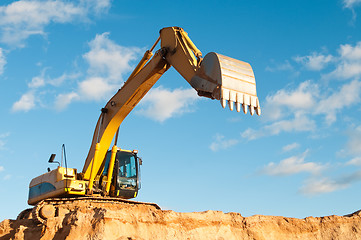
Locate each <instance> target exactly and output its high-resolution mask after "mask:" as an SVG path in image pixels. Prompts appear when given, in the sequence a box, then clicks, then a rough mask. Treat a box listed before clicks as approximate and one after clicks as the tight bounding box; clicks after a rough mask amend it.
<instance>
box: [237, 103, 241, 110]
mask: <svg viewBox="0 0 361 240" xmlns="http://www.w3.org/2000/svg"><path fill="white" fill-rule="evenodd" d="M236 110H237V112H240V111H241V103H240V102H236Z"/></svg>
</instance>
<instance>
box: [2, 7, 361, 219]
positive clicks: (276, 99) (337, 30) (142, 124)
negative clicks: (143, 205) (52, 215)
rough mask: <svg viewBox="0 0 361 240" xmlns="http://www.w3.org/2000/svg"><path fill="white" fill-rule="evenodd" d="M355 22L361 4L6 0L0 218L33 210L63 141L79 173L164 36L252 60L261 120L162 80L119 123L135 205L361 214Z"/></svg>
mask: <svg viewBox="0 0 361 240" xmlns="http://www.w3.org/2000/svg"><path fill="white" fill-rule="evenodd" d="M360 19H361V1H360V0H332V1H311V0H302V1H301V0H296V1H286V0H280V1H266V0H259V1H223V2H222V3H221V2H219V1H207V2H206V1H197V2H193V1H173V2H172V3H169V1H152V2H150V1H137V2H136V3H134V1H110V0H98V1H96V0H91V1H84V0H80V1H61V0H57V1H51V0H43V1H2V2H1V5H0V102H1V104H0V106H1V108H0V114H1V125H0V184H1V188H0V193H1V195H2V197H1V198H0V206H1V207H0V220H2V219H6V218H16V216H17V214H18V213H19V212H20V211H21V210H23V209H25V208H27V207H28V206H27V204H26V201H27V194H28V184H29V182H30V180H31V179H32V178H34V177H36V176H38V175H40V174H42V173H44V172H45V171H46V168H47V167H48V166H49V164H48V163H47V160H48V158H49V156H50V154H51V153H56V154H57V155H58V156H60V155H61V145H62V144H63V143H64V144H65V145H66V150H67V159H68V166H71V167H74V168H77V169H79V170H81V169H82V166H83V164H84V161H85V158H86V156H87V153H88V150H89V147H90V143H91V139H92V134H93V131H94V127H95V125H96V121H97V119H98V117H99V114H100V111H99V110H100V109H101V108H102V107H103V106H104V105H105V103H106V102H107V100H108V99H109V98H110V97H111V96H112V95H113V94H114V93H115V92H116V90H117V89H118V88H120V87H121V85H122V84H123V82H124V81H125V80H126V79H127V76H128V75H129V74H130V72H131V71H132V69H133V68H134V66H135V65H136V64H137V61H139V60H140V58H141V56H142V55H143V53H144V51H145V50H147V49H149V48H150V47H151V46H152V44H153V43H154V41H155V40H156V39H157V37H158V32H159V30H160V29H161V28H163V27H167V26H180V27H182V28H184V30H185V31H187V32H188V34H189V36H190V38H191V39H192V40H193V42H194V43H195V44H196V46H197V47H198V48H199V49H200V50H201V51H202V53H203V55H205V54H206V53H208V52H211V51H214V52H217V53H221V54H223V55H226V56H230V57H233V58H236V59H239V60H243V61H246V62H249V63H250V64H251V65H252V67H253V70H254V73H255V76H256V83H257V92H258V97H259V99H260V104H261V106H262V115H261V116H260V117H258V116H256V115H255V116H250V115H249V114H247V115H245V114H243V113H237V112H236V111H233V112H231V111H230V110H229V109H227V108H226V109H223V108H222V107H221V105H220V103H219V102H218V101H212V100H209V99H205V98H199V97H197V95H196V94H195V91H194V90H192V89H191V88H190V86H189V85H188V83H187V82H186V81H184V80H183V79H182V77H181V76H180V75H179V74H178V73H177V72H176V71H175V70H169V71H168V72H167V73H166V74H165V75H164V76H163V77H162V78H161V79H160V80H159V82H158V83H157V84H156V85H155V87H154V88H153V90H152V91H151V92H149V94H148V95H147V96H146V98H145V99H143V101H142V102H141V104H140V105H139V106H137V107H136V108H135V109H134V111H133V112H132V113H131V114H130V115H129V116H128V117H127V118H126V120H125V121H124V122H123V124H122V125H121V131H120V135H119V142H118V143H119V144H118V145H119V146H120V147H122V148H125V149H138V150H139V155H140V156H141V157H142V158H143V163H144V164H143V166H142V189H141V192H140V194H139V197H137V199H136V200H139V201H148V202H155V203H157V204H159V205H160V206H161V207H162V208H164V209H171V210H175V211H182V212H192V211H204V210H209V209H211V210H220V211H224V212H239V213H241V214H242V215H243V216H251V215H254V214H264V215H283V216H288V217H299V218H303V217H307V216H324V215H332V214H336V215H344V214H349V213H352V212H354V211H357V210H359V209H360V208H361V206H360V204H359V202H360V201H359V199H360V197H361V193H360V191H359V189H360V187H361V121H360V116H361V108H360V102H361V98H360V93H361V80H360V76H361V20H360ZM59 159H60V158H59V157H58V160H59ZM50 167H52V168H53V167H55V166H50Z"/></svg>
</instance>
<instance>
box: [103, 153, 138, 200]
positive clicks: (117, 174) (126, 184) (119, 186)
mask: <svg viewBox="0 0 361 240" xmlns="http://www.w3.org/2000/svg"><path fill="white" fill-rule="evenodd" d="M110 156H111V152H110V151H108V152H107V155H106V157H105V158H106V161H105V166H104V171H103V176H107V175H108V168H109V162H110ZM141 164H142V163H141V159H140V158H139V157H138V156H137V151H132V152H131V151H126V150H118V152H117V154H116V157H115V163H114V170H113V177H112V183H111V187H110V196H111V197H120V198H125V199H129V198H135V197H136V196H137V194H138V190H139V189H140V165H141Z"/></svg>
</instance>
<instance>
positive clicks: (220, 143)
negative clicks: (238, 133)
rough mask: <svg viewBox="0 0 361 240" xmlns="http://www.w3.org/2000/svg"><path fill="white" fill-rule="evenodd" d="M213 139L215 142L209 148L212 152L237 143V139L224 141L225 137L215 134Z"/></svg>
mask: <svg viewBox="0 0 361 240" xmlns="http://www.w3.org/2000/svg"><path fill="white" fill-rule="evenodd" d="M214 138H215V140H214V141H213V142H212V143H211V145H210V146H209V148H210V149H211V150H212V151H213V152H217V151H219V150H223V149H227V148H230V147H232V146H234V145H236V144H237V143H238V140H237V139H225V137H224V136H223V135H220V134H217V135H216V136H215V137H214Z"/></svg>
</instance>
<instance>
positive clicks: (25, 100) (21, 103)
mask: <svg viewBox="0 0 361 240" xmlns="http://www.w3.org/2000/svg"><path fill="white" fill-rule="evenodd" d="M34 107H35V96H34V93H33V92H32V91H30V92H27V93H25V94H23V95H22V96H21V98H20V99H19V100H18V101H17V102H15V103H14V104H13V106H12V111H13V112H18V111H24V112H28V111H29V110H31V109H33V108H34Z"/></svg>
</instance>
